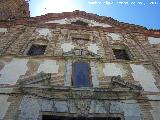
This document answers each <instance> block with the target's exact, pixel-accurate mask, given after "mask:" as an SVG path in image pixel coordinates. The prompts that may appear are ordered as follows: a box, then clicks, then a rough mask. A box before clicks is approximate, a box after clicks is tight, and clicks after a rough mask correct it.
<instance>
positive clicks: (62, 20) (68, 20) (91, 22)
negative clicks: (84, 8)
mask: <svg viewBox="0 0 160 120" xmlns="http://www.w3.org/2000/svg"><path fill="white" fill-rule="evenodd" d="M77 20H81V21H84V22H86V23H88V24H89V26H102V27H112V26H111V25H109V24H106V23H99V22H96V21H93V20H87V19H84V18H80V17H77V18H71V19H70V18H69V19H67V18H65V19H60V20H52V21H47V22H45V23H58V24H71V22H75V21H77Z"/></svg>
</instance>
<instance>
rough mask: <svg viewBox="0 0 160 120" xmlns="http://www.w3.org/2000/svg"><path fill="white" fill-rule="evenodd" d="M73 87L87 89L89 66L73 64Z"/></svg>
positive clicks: (79, 63) (81, 63)
mask: <svg viewBox="0 0 160 120" xmlns="http://www.w3.org/2000/svg"><path fill="white" fill-rule="evenodd" d="M73 86H75V87H89V86H90V79H89V64H88V63H84V62H78V63H74V64H73Z"/></svg>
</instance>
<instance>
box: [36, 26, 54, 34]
mask: <svg viewBox="0 0 160 120" xmlns="http://www.w3.org/2000/svg"><path fill="white" fill-rule="evenodd" d="M36 32H38V33H39V35H44V36H51V35H52V34H51V30H49V29H48V28H37V29H36Z"/></svg>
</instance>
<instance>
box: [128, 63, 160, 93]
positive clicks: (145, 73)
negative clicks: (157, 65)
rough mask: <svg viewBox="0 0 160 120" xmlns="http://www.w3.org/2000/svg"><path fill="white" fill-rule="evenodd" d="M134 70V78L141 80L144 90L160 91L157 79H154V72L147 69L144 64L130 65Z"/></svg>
mask: <svg viewBox="0 0 160 120" xmlns="http://www.w3.org/2000/svg"><path fill="white" fill-rule="evenodd" d="M130 66H131V68H132V70H133V73H132V75H133V78H134V80H135V81H139V82H140V84H141V85H142V87H143V88H144V91H150V92H159V90H158V88H157V87H156V85H155V82H156V80H155V79H154V76H153V73H152V71H150V70H147V69H146V68H145V67H144V66H143V65H135V64H131V65H130Z"/></svg>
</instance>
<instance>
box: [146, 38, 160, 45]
mask: <svg viewBox="0 0 160 120" xmlns="http://www.w3.org/2000/svg"><path fill="white" fill-rule="evenodd" d="M148 40H149V43H150V44H160V38H154V37H148Z"/></svg>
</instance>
